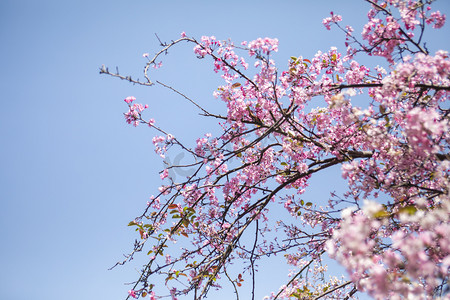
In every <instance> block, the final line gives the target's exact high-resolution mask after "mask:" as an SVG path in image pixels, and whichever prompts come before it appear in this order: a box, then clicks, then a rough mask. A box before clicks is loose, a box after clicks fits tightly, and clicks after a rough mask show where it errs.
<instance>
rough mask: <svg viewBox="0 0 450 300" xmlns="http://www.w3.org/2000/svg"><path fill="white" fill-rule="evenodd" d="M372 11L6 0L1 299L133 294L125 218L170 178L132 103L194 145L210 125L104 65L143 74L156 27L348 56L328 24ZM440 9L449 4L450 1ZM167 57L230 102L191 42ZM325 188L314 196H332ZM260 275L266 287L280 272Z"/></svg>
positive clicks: (344, 4)
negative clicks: (108, 72) (133, 118)
mask: <svg viewBox="0 0 450 300" xmlns="http://www.w3.org/2000/svg"><path fill="white" fill-rule="evenodd" d="M367 7H368V6H367V5H366V4H365V3H363V1H350V0H347V1H345V0H343V1H293V0H292V1H290V0H289V1H266V0H259V1H242V0H241V1H234V0H231V1H226V2H224V1H213V0H210V1H197V0H194V1H170V0H167V1H152V0H127V1H117V0H109V1H106V0H98V1H95V0H89V1H88V0H78V1H50V0H42V1H26V0H3V1H1V2H0V37H1V46H0V60H1V66H2V68H1V75H0V76H1V80H0V93H1V95H2V97H1V104H2V108H1V118H0V138H1V147H0V163H1V168H0V203H1V209H0V237H1V246H0V257H1V260H0V299H17V300H21V299H38V300H39V299H46V300H53V299H68V300H71V299H87V300H89V299H124V298H125V297H126V291H127V290H128V287H127V286H126V285H124V283H126V282H130V281H133V280H135V279H136V278H137V275H138V273H137V271H136V270H137V269H139V266H140V264H139V262H142V259H139V258H138V259H137V260H136V263H135V264H130V265H127V266H124V267H120V268H116V269H114V270H112V271H108V270H107V269H108V268H109V267H111V266H112V265H113V264H114V263H115V262H116V261H117V260H120V259H121V257H122V254H123V253H127V252H128V251H129V250H130V249H131V247H132V243H133V241H134V239H135V238H136V234H135V232H134V231H133V230H132V229H130V228H129V227H127V226H126V225H127V224H128V222H129V221H130V220H132V219H134V217H135V216H137V215H138V214H140V212H141V210H142V208H143V207H144V206H145V204H146V201H147V199H148V197H149V196H150V195H152V194H154V191H155V190H156V189H157V187H158V186H159V184H160V180H159V176H158V171H159V170H160V169H161V168H162V163H161V161H160V160H159V158H158V157H157V156H156V155H155V154H154V152H153V147H152V144H151V138H152V137H153V136H154V135H155V132H153V131H151V130H149V129H148V128H144V127H138V128H133V127H131V126H129V125H127V124H126V123H125V121H124V118H123V115H122V114H123V112H125V111H126V105H125V103H124V102H123V99H124V98H125V97H127V96H130V95H134V96H135V97H136V98H137V99H138V102H142V103H147V104H149V106H150V108H149V110H148V111H149V112H148V115H147V116H149V117H150V116H151V117H153V118H155V119H156V121H157V123H158V124H159V125H160V126H161V127H163V128H166V129H167V130H168V131H169V132H172V133H173V134H175V135H176V136H177V137H182V140H184V141H186V142H187V143H188V144H189V143H190V142H192V141H193V140H194V139H195V138H196V137H198V136H200V135H203V134H204V133H205V132H207V131H210V130H209V128H210V127H209V126H213V124H212V123H211V122H210V121H208V120H205V119H203V118H201V117H199V116H198V111H196V110H195V108H194V107H193V106H192V105H190V104H189V103H186V102H185V101H183V99H182V98H181V97H179V96H177V95H176V94H174V93H173V92H170V91H168V90H165V89H164V88H162V87H150V88H149V87H140V86H133V85H131V84H129V83H127V82H123V81H119V80H117V79H114V78H111V77H107V76H104V75H99V74H98V68H99V67H100V66H101V65H102V64H105V65H107V66H109V67H110V68H112V69H113V68H115V66H118V67H119V70H120V72H121V73H122V74H126V75H133V77H141V78H142V69H143V66H144V64H145V60H144V58H142V54H143V53H145V52H149V53H150V54H153V53H154V52H156V51H157V50H158V41H157V39H156V38H155V33H156V34H158V36H159V37H160V38H161V40H162V41H170V40H171V39H176V38H178V37H179V34H180V33H181V32H182V31H185V32H186V33H187V34H188V35H189V36H193V37H196V38H200V37H201V36H202V35H215V36H216V37H217V38H219V39H227V38H231V39H232V40H233V41H236V42H240V41H242V40H248V41H250V40H253V39H256V38H258V37H266V36H267V37H276V38H278V39H279V40H280V46H279V48H280V51H279V53H277V55H276V56H275V59H276V60H277V63H278V65H279V66H280V68H283V67H284V66H286V63H287V61H288V59H289V57H290V56H292V55H294V56H297V55H303V56H304V57H310V56H312V55H313V54H314V53H315V52H316V51H317V50H323V51H326V50H328V49H329V48H330V47H331V46H337V47H338V49H339V50H341V51H343V49H344V45H343V35H342V34H341V33H340V32H338V31H337V30H333V31H331V32H330V31H326V30H325V28H324V27H323V26H322V24H321V21H322V19H323V18H324V17H327V16H328V15H329V12H330V11H334V12H335V13H339V14H342V15H343V18H344V21H343V23H344V24H350V25H352V26H353V27H354V28H355V31H356V32H360V31H361V25H362V24H363V23H364V21H365V20H366V17H365V14H366V12H367ZM436 7H439V8H440V9H441V11H443V12H445V13H449V11H450V9H449V8H450V2H447V1H438V3H437V5H436ZM448 28H449V26H448V25H446V26H445V27H444V28H443V29H441V30H440V31H438V32H436V33H433V34H432V35H431V32H427V34H430V35H429V36H428V37H429V38H428V40H429V41H430V42H429V48H430V49H431V50H432V51H431V52H434V51H435V50H437V49H438V48H439V49H446V50H448V49H449V39H448V37H449V36H450V34H449V29H448ZM163 64H164V65H163V68H162V69H160V70H158V71H156V72H155V75H154V76H155V77H154V78H156V79H158V80H161V81H162V82H164V83H166V84H168V85H171V86H173V87H175V88H177V89H178V90H180V91H183V92H185V93H186V94H187V95H188V96H190V97H192V98H194V99H196V100H197V101H198V102H199V103H201V104H202V105H204V106H205V107H207V108H209V109H211V110H212V111H223V105H222V104H219V103H218V101H217V100H215V99H214V98H213V97H212V92H213V91H214V89H215V88H216V86H217V85H218V84H220V78H218V76H217V75H216V74H215V73H214V72H213V71H212V67H211V64H210V63H209V62H208V61H207V60H202V61H199V60H197V59H196V58H195V55H194V54H193V52H192V45H190V44H186V45H183V46H181V47H179V48H177V49H176V50H174V51H171V52H170V53H169V55H168V56H165V57H164V62H163ZM336 182H337V181H336ZM320 184H321V183H320V180H319V181H317V186H318V187H319V188H317V189H316V191H314V190H313V191H312V192H310V194H309V195H310V197H312V198H314V197H326V194H321V190H322V189H321V188H320ZM327 187H328V188H330V187H329V186H327ZM142 258H144V259H145V257H142ZM261 280H262V284H261V287H263V286H264V285H265V284H266V283H269V282H270V281H273V280H272V279H271V278H261ZM267 292H269V290H267ZM261 295H264V292H263V291H262V292H261ZM211 299H218V298H211ZM224 299H228V298H224Z"/></svg>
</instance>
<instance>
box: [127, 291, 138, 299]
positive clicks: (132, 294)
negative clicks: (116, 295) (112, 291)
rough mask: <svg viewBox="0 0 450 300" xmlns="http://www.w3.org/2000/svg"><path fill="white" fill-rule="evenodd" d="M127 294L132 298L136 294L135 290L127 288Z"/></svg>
mask: <svg viewBox="0 0 450 300" xmlns="http://www.w3.org/2000/svg"><path fill="white" fill-rule="evenodd" d="M128 295H130V296H131V297H133V298H137V297H138V296H137V295H136V292H135V291H134V290H129V291H128Z"/></svg>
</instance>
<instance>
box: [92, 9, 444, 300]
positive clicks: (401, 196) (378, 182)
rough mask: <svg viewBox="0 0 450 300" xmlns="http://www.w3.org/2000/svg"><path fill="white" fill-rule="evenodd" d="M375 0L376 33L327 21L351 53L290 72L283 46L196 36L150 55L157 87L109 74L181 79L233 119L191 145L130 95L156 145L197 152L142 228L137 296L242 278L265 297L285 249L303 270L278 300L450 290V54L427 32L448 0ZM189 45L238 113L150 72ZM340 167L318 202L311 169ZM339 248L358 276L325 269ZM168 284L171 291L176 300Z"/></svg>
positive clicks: (315, 172) (371, 17)
mask: <svg viewBox="0 0 450 300" xmlns="http://www.w3.org/2000/svg"><path fill="white" fill-rule="evenodd" d="M367 2H369V4H370V11H369V13H368V23H367V24H366V25H365V26H364V29H363V32H362V40H360V39H358V38H357V37H355V36H354V34H353V29H352V28H351V27H350V26H345V27H341V26H340V25H339V23H338V22H340V21H341V17H340V16H339V15H336V14H333V13H331V16H330V17H329V18H326V19H324V20H323V23H324V25H325V26H326V27H327V29H330V26H331V25H336V26H338V27H339V28H340V29H342V30H343V31H344V32H345V34H346V46H347V47H348V48H347V53H345V54H342V53H339V52H338V51H337V49H336V48H331V49H330V50H329V51H327V52H318V53H317V54H316V55H315V56H314V57H312V58H304V57H301V56H299V57H291V60H290V61H289V64H288V68H287V69H286V70H285V71H280V70H279V69H278V68H277V67H276V66H275V62H274V61H273V60H272V59H271V53H272V52H274V51H277V48H278V41H277V40H276V39H270V38H264V39H257V40H255V41H252V42H249V43H246V42H243V43H242V44H240V45H234V44H233V43H232V42H230V41H220V40H217V39H216V38H215V37H202V38H201V40H200V41H198V40H196V39H194V38H191V37H187V36H186V35H185V34H184V33H183V34H182V36H181V38H179V39H177V40H174V41H172V42H171V43H167V44H165V43H161V46H162V49H161V51H159V52H158V53H156V55H155V56H154V57H153V58H149V57H148V55H144V56H145V57H147V58H148V63H147V65H146V67H145V70H144V74H145V79H146V80H145V81H138V80H133V79H131V77H126V76H122V75H120V74H119V73H118V72H117V73H113V72H110V71H109V70H108V69H107V68H106V67H102V68H101V71H100V72H101V73H106V74H109V75H112V76H115V77H119V78H121V79H125V80H128V81H130V82H133V83H136V84H142V85H148V86H151V85H154V84H159V85H162V86H165V87H167V88H170V89H172V90H174V92H176V93H179V94H180V95H182V96H183V97H185V98H186V99H187V100H188V101H191V102H192V103H193V104H195V105H196V106H197V108H198V109H200V111H201V114H203V115H204V116H206V117H211V118H215V119H217V120H218V122H220V125H221V128H222V134H220V135H218V136H213V135H212V134H208V133H207V134H205V135H204V136H202V137H200V138H198V139H197V143H196V146H195V147H194V148H190V147H187V146H185V144H183V143H182V142H181V141H180V139H179V138H178V137H177V136H173V135H171V134H168V133H166V132H165V131H164V130H163V129H161V128H159V127H157V125H156V124H157V123H155V121H154V120H153V119H151V120H145V119H144V118H143V117H142V112H143V111H144V110H145V109H146V108H147V106H143V105H141V104H136V103H134V102H135V101H136V99H134V98H133V97H128V98H127V99H125V101H126V103H127V104H128V106H129V111H128V112H127V113H125V117H126V120H127V122H128V123H130V124H133V125H134V126H137V125H138V124H147V125H149V126H150V127H152V128H154V129H156V130H157V131H159V133H160V135H159V136H156V137H155V138H154V139H153V143H154V145H155V147H156V152H157V153H158V154H159V155H160V156H161V157H162V158H164V157H165V155H166V153H167V152H168V151H171V149H177V148H178V149H182V150H183V151H185V152H186V153H188V154H189V155H190V157H191V158H192V161H191V163H189V164H186V165H169V166H168V167H167V169H165V170H163V171H161V178H162V179H163V180H164V181H163V182H164V184H163V185H161V187H160V188H159V194H157V195H156V196H154V197H153V196H152V197H151V201H149V203H148V207H147V208H146V209H145V211H144V212H143V213H142V215H141V216H139V217H137V218H136V219H135V220H134V221H132V222H130V224H129V225H130V226H136V228H137V231H138V232H139V234H140V236H139V237H140V239H139V240H137V241H136V243H135V248H134V251H133V253H131V254H130V255H129V256H127V259H126V260H125V261H123V262H120V263H118V264H123V263H125V262H126V261H128V260H130V259H132V258H133V255H134V254H135V253H136V252H139V251H144V249H145V252H147V253H148V263H147V264H146V265H144V266H143V268H142V270H141V275H140V277H139V278H138V279H137V280H136V281H135V284H134V286H133V288H132V289H131V290H130V291H129V297H134V298H138V297H147V296H149V297H150V299H158V298H159V297H161V296H164V295H166V296H171V297H172V299H176V298H177V297H178V296H180V295H185V294H190V295H192V298H193V299H203V298H204V297H205V296H206V295H207V294H208V292H209V291H210V289H211V288H220V287H221V286H225V285H229V286H231V287H232V288H233V289H234V295H230V298H232V297H235V298H236V299H239V297H240V287H241V285H242V284H243V283H245V284H247V285H250V286H252V288H251V289H250V292H249V293H250V295H248V294H246V295H243V296H241V299H242V297H243V299H249V298H252V299H253V298H254V297H255V286H256V288H261V287H258V286H257V285H256V283H255V272H256V271H257V264H258V262H259V261H260V260H262V259H263V258H264V259H268V260H270V259H272V258H273V257H274V255H276V254H279V255H284V257H286V261H287V264H288V265H290V266H291V268H292V269H293V271H292V272H291V274H290V280H289V281H288V282H286V284H285V285H284V286H282V287H280V289H279V290H277V291H272V293H271V294H270V292H271V291H267V294H268V296H267V298H268V299H288V298H290V299H319V298H324V299H325V298H328V299H349V298H352V297H354V296H356V295H357V293H356V292H357V291H363V292H366V293H368V294H370V295H371V296H373V297H374V298H376V299H385V298H389V299H403V298H405V299H427V298H439V297H442V298H446V299H447V298H449V297H450V293H449V283H448V280H449V266H450V224H449V216H450V198H449V186H450V184H449V170H450V162H449V160H450V155H449V141H450V135H449V113H450V106H449V102H448V97H449V93H450V60H449V57H448V53H447V52H445V51H438V52H436V53H435V54H430V53H428V50H427V48H426V46H425V43H424V42H423V37H424V30H425V27H427V26H430V27H433V28H440V27H442V26H443V25H444V22H445V15H442V14H441V13H440V12H439V11H434V10H433V9H432V8H431V7H430V4H431V2H432V1H425V0H420V1H417V0H388V1H385V2H381V1H376V0H367ZM185 42H188V43H192V44H193V45H194V53H195V54H196V55H197V56H198V57H199V58H209V59H210V60H211V61H212V62H213V68H214V71H215V72H216V73H220V74H221V76H222V78H223V85H222V86H220V87H219V88H218V89H217V90H216V92H215V93H214V94H215V96H216V97H217V98H219V99H220V100H222V101H224V102H225V103H226V105H227V111H226V114H219V113H212V112H209V111H207V110H205V109H204V108H202V107H201V106H200V105H199V104H198V103H197V102H195V101H194V100H192V99H190V98H188V97H187V96H186V95H184V94H182V93H180V92H179V91H177V90H175V89H173V88H172V87H169V86H167V85H165V84H163V83H162V82H159V81H155V82H153V81H152V80H151V79H150V74H149V72H150V68H151V67H159V66H160V65H159V64H158V63H157V61H158V60H159V58H160V56H161V55H162V54H164V53H166V52H167V51H168V50H170V48H171V47H174V46H176V45H178V44H180V43H185ZM241 53H242V54H245V53H247V55H248V58H244V57H242V56H240V54H241ZM362 55H368V56H381V57H384V58H385V59H386V65H385V68H382V67H380V66H366V65H362V64H360V63H358V62H357V61H356V58H357V57H358V56H362ZM250 60H251V61H254V69H252V68H249V63H248V62H247V61H250ZM361 97H365V99H366V104H365V105H364V106H363V107H358V106H357V105H355V103H354V101H352V100H353V99H355V98H359V99H361ZM320 99H322V101H323V100H324V102H323V103H324V106H323V107H318V108H314V106H312V104H311V101H313V100H314V101H315V103H316V105H317V102H318V101H319V102H320ZM333 166H341V169H342V176H343V177H344V179H346V180H347V181H348V190H347V192H346V193H345V194H343V195H333V196H332V197H331V199H330V200H329V201H328V202H324V203H325V204H324V205H318V204H317V203H311V202H306V201H305V200H302V199H301V195H302V194H303V193H304V192H305V190H306V189H307V187H308V180H309V179H310V178H311V176H320V175H319V174H320V173H321V172H322V171H324V170H326V169H329V168H331V167H333ZM175 168H189V169H193V170H194V171H192V172H191V173H189V176H187V177H186V178H185V179H184V180H183V181H182V182H181V183H177V182H174V180H172V179H171V178H170V176H169V172H170V169H175ZM325 200H327V199H325ZM280 208H281V209H283V210H285V211H287V213H286V214H285V215H283V214H282V213H280V210H281V209H280ZM175 242H177V244H176V243H175ZM325 254H327V255H328V256H329V257H331V258H334V259H336V260H337V261H338V262H339V263H340V264H341V265H342V266H344V267H345V268H346V269H347V271H348V278H347V279H343V278H344V277H330V278H327V277H326V276H324V274H326V272H327V271H326V267H325V266H324V265H323V264H322V260H323V259H324V255H325ZM264 271H268V270H262V269H260V270H259V272H264ZM158 276H160V277H162V278H163V280H162V281H161V280H160V281H158V280H155V279H154V278H155V277H158ZM267 276H270V271H269V272H268V274H267ZM156 282H162V283H161V284H162V285H163V286H166V287H167V289H168V291H167V292H166V293H165V294H160V293H161V289H160V287H158V286H155V283H156Z"/></svg>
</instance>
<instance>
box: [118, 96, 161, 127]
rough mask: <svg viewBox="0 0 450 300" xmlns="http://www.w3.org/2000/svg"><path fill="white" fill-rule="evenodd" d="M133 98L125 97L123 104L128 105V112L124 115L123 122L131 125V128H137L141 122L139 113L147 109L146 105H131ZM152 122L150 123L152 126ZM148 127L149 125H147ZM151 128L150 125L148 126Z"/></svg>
mask: <svg viewBox="0 0 450 300" xmlns="http://www.w3.org/2000/svg"><path fill="white" fill-rule="evenodd" d="M135 100H136V98H135V97H131V96H130V97H127V98H125V100H124V101H125V102H126V103H127V104H128V108H129V109H128V112H126V113H125V114H124V116H125V120H126V121H127V123H128V124H133V126H135V127H136V126H138V125H139V123H140V122H141V121H142V118H141V113H142V112H143V111H144V110H145V109H147V108H148V105H147V104H146V105H142V104H138V103H135V104H131V103H132V102H133V101H135ZM153 122H154V121H153ZM153 122H150V123H152V124H153ZM144 123H145V122H144ZM149 125H150V124H149ZM150 126H151V125H150Z"/></svg>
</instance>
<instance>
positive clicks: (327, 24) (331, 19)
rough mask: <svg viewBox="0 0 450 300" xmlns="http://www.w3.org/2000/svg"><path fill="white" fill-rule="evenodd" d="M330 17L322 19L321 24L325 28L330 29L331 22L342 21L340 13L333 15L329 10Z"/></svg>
mask: <svg viewBox="0 0 450 300" xmlns="http://www.w3.org/2000/svg"><path fill="white" fill-rule="evenodd" d="M330 15H331V17H328V18H325V19H323V21H322V24H323V26H325V28H326V29H327V30H331V24H332V23H337V22H340V21H342V16H340V15H335V14H334V13H333V12H330Z"/></svg>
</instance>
